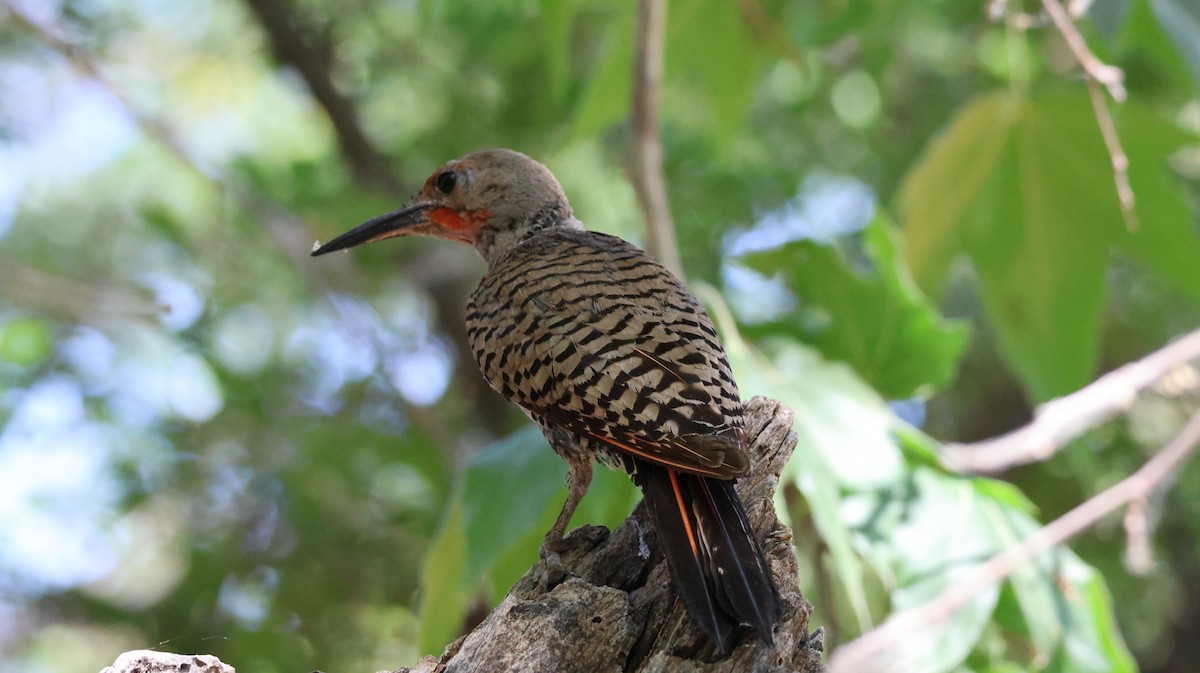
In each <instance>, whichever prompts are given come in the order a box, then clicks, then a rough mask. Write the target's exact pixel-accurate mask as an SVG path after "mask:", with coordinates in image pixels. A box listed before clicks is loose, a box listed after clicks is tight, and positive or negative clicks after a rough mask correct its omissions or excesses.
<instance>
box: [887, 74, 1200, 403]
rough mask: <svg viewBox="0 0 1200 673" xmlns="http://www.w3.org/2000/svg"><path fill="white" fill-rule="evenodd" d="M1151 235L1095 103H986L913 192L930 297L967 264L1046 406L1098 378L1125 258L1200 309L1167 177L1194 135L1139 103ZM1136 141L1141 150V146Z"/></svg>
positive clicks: (1130, 146)
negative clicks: (1117, 273)
mask: <svg viewBox="0 0 1200 673" xmlns="http://www.w3.org/2000/svg"><path fill="white" fill-rule="evenodd" d="M1125 107H1126V109H1125V110H1123V113H1122V114H1121V115H1120V116H1119V121H1120V124H1119V125H1118V131H1119V133H1121V134H1122V135H1123V136H1124V137H1126V138H1128V139H1129V140H1127V141H1126V143H1125V145H1126V150H1127V153H1128V155H1129V159H1130V162H1131V167H1130V179H1131V182H1133V183H1134V190H1135V192H1137V191H1138V190H1141V191H1142V192H1143V193H1144V196H1143V195H1139V196H1138V205H1137V207H1136V216H1137V219H1138V222H1139V226H1138V228H1137V229H1136V230H1134V231H1130V230H1129V229H1127V226H1126V222H1125V219H1124V217H1123V215H1122V212H1121V208H1120V205H1119V203H1118V200H1117V197H1116V189H1115V187H1114V183H1113V176H1112V171H1111V168H1110V161H1109V157H1108V153H1107V150H1106V149H1105V146H1104V142H1103V139H1102V138H1101V136H1100V133H1099V131H1098V130H1097V126H1096V123H1095V118H1094V113H1093V111H1092V108H1091V104H1090V102H1089V101H1088V99H1087V97H1086V96H1084V95H1082V94H1079V95H1070V96H1057V97H1046V98H1044V99H1039V100H1031V99H1026V98H1021V97H1018V96H1013V95H1009V94H1006V93H997V94H990V95H986V96H982V97H979V98H977V99H976V100H975V101H973V102H972V103H970V104H968V105H967V106H966V107H965V108H964V109H963V110H962V111H960V113H959V114H958V116H957V118H956V119H955V120H953V121H952V122H951V124H950V126H949V128H948V129H947V130H946V131H945V132H944V133H943V134H942V136H941V137H940V138H938V139H937V140H936V141H935V142H934V143H933V144H932V145H931V146H930V147H929V148H928V149H927V151H926V154H925V156H924V158H923V159H922V160H921V161H920V162H919V163H918V164H917V165H916V166H915V167H914V168H913V170H912V171H911V172H910V173H909V175H908V176H907V178H906V180H905V184H904V185H903V188H902V190H901V194H900V207H901V211H902V212H903V215H904V232H905V234H906V236H907V240H908V244H909V246H908V251H907V252H908V260H909V264H910V266H911V268H912V270H913V274H914V277H915V278H916V279H917V282H918V283H919V284H920V285H921V287H922V288H923V289H924V290H925V291H927V292H933V291H936V290H937V289H938V288H939V286H940V285H941V283H942V281H943V279H944V277H945V275H946V271H947V269H948V268H949V265H950V263H951V262H952V261H953V260H954V259H955V258H956V257H957V256H958V255H960V254H965V255H967V256H968V257H969V258H970V259H971V261H972V262H973V263H974V265H975V267H976V269H977V271H978V274H979V285H980V294H981V296H982V299H983V303H984V306H985V308H986V310H987V314H988V316H989V318H990V319H991V321H992V322H993V324H994V326H995V330H996V333H997V335H998V338H999V343H1000V346H1001V350H1002V352H1003V353H1004V355H1005V357H1006V358H1007V359H1008V360H1009V361H1010V362H1011V363H1012V365H1013V366H1014V368H1015V369H1016V371H1017V373H1018V374H1019V375H1020V377H1021V379H1022V380H1023V382H1024V383H1025V386H1026V388H1027V389H1028V390H1029V392H1030V393H1031V394H1032V396H1033V397H1034V398H1036V399H1038V400H1045V399H1048V398H1051V397H1055V396H1058V395H1061V394H1064V393H1066V392H1069V391H1071V390H1074V389H1076V388H1078V387H1080V386H1081V385H1083V384H1084V383H1086V382H1087V381H1088V380H1090V378H1091V377H1092V374H1093V372H1094V370H1095V368H1096V361H1097V357H1098V350H1099V345H1098V323H1099V318H1100V315H1101V311H1102V305H1103V300H1104V294H1105V285H1104V280H1105V278H1104V274H1105V269H1106V268H1107V264H1108V258H1109V254H1110V252H1111V251H1112V249H1113V248H1114V247H1119V248H1122V249H1124V250H1125V251H1127V252H1128V253H1129V254H1131V255H1132V256H1133V257H1135V258H1136V259H1138V260H1139V261H1141V262H1142V263H1144V264H1146V265H1147V266H1149V267H1150V268H1152V269H1154V270H1157V271H1159V272H1160V273H1162V274H1163V275H1164V276H1166V277H1167V278H1168V279H1170V280H1172V281H1173V282H1175V283H1176V285H1178V287H1179V288H1180V289H1181V290H1182V291H1184V292H1187V293H1189V294H1191V295H1192V296H1195V297H1200V290H1198V289H1197V288H1200V242H1198V241H1197V239H1196V235H1195V232H1194V231H1192V224H1191V217H1190V215H1189V213H1190V209H1189V208H1188V206H1187V205H1186V204H1185V203H1184V202H1183V201H1182V197H1181V195H1180V193H1179V189H1178V188H1177V187H1175V186H1173V185H1172V184H1171V183H1170V179H1169V175H1168V173H1167V172H1166V160H1167V155H1168V154H1169V152H1171V151H1173V150H1174V149H1177V148H1178V146H1179V142H1180V139H1181V138H1182V137H1183V136H1182V135H1181V132H1180V131H1179V130H1178V129H1177V128H1175V127H1174V126H1172V125H1170V124H1168V123H1166V122H1164V121H1162V120H1160V119H1159V118H1157V117H1156V116H1154V115H1152V114H1150V113H1146V112H1143V111H1140V110H1136V109H1134V106H1133V105H1132V104H1126V106H1125ZM1131 140H1136V142H1131Z"/></svg>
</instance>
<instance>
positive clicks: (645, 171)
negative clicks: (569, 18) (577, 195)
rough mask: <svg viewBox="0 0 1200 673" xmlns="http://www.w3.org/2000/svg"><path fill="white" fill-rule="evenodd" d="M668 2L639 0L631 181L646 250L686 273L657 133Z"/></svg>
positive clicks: (667, 265)
mask: <svg viewBox="0 0 1200 673" xmlns="http://www.w3.org/2000/svg"><path fill="white" fill-rule="evenodd" d="M666 28H667V2H666V0H639V2H638V25H637V52H636V54H635V58H634V71H633V79H634V85H633V108H632V110H631V113H630V116H631V119H630V123H631V125H632V127H633V157H632V163H631V164H630V170H629V172H630V179H631V181H632V182H633V189H634V191H635V192H636V193H637V199H638V205H640V206H641V208H642V214H643V215H644V216H645V218H646V251H647V252H649V253H650V255H651V256H653V257H654V258H656V259H658V261H660V262H662V264H663V266H665V267H667V268H668V269H670V270H671V271H673V272H674V273H675V274H676V275H677V276H679V277H680V278H682V277H683V264H682V263H681V262H680V258H679V244H678V243H677V242H676V240H675V223H674V222H673V221H672V220H671V208H670V205H669V204H668V201H667V183H666V178H665V177H664V176H663V166H662V163H663V158H662V153H663V149H662V141H661V140H660V138H659V135H658V89H659V85H660V84H661V83H662V76H663V45H664V43H665V41H666Z"/></svg>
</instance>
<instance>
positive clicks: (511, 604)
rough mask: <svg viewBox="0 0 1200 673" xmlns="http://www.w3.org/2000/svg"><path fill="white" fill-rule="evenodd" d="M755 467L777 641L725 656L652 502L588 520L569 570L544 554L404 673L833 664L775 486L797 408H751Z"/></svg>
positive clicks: (749, 502)
mask: <svg viewBox="0 0 1200 673" xmlns="http://www.w3.org/2000/svg"><path fill="white" fill-rule="evenodd" d="M746 436H747V439H748V441H749V444H750V450H749V453H750V456H751V460H752V463H753V464H752V466H751V472H750V475H749V476H747V477H744V478H742V479H740V480H739V481H738V485H737V490H738V494H739V495H740V496H741V498H742V501H743V503H745V505H746V513H747V515H748V516H749V518H750V523H751V525H752V526H753V527H754V530H755V532H756V533H757V534H758V535H759V536H760V537H762V538H765V542H764V545H763V546H764V551H765V552H766V555H767V559H768V562H769V563H770V564H771V571H772V573H773V574H774V576H775V582H776V584H777V585H778V586H779V590H780V593H781V596H782V599H783V601H782V602H783V619H782V621H781V622H780V624H779V626H778V627H777V628H776V630H775V643H774V645H773V646H766V645H764V644H763V643H762V642H761V641H760V640H759V639H758V638H757V637H755V636H754V635H753V634H751V633H750V632H749V630H746V631H745V632H742V633H739V634H738V636H737V637H735V639H733V641H732V645H731V648H730V649H731V651H730V653H729V654H728V655H727V656H725V657H717V656H716V654H715V652H714V651H713V648H712V646H711V644H709V642H708V640H707V638H706V637H705V636H704V635H703V634H702V633H701V632H700V631H699V630H698V629H697V628H696V626H695V625H694V624H693V623H692V621H691V619H690V618H689V617H688V616H687V613H686V611H685V609H684V607H683V604H682V603H681V602H680V601H679V600H678V598H677V596H676V594H675V590H674V588H673V587H672V585H671V578H670V575H669V574H668V571H667V566H666V563H665V561H664V560H663V557H662V554H661V552H659V551H657V540H656V539H655V533H654V531H653V529H652V527H651V525H650V521H649V515H648V513H647V512H646V509H645V506H644V505H639V506H638V507H637V509H636V510H634V512H633V514H632V515H631V516H630V517H629V518H628V519H626V520H625V522H624V523H622V524H621V525H620V526H619V527H617V529H616V530H614V531H612V532H611V533H610V532H609V531H608V530H607V529H606V528H603V527H600V526H583V527H581V528H579V529H577V530H575V531H573V532H572V533H571V534H570V535H569V536H568V537H567V543H568V545H569V546H568V548H567V550H566V551H564V552H563V553H562V554H561V557H562V562H563V565H564V566H565V567H566V569H567V571H568V573H567V574H566V575H565V576H563V575H562V573H561V572H557V573H556V572H555V571H553V570H552V569H551V568H550V567H549V566H547V564H546V563H545V562H538V563H537V564H535V565H534V566H533V567H532V568H530V570H529V572H528V573H526V574H525V576H524V577H522V578H521V579H520V580H518V581H517V583H516V584H515V585H514V586H513V588H512V589H511V590H510V591H509V592H508V595H507V596H505V598H504V600H503V601H501V602H500V605H498V606H496V609H495V610H493V611H492V613H491V614H490V615H489V616H488V617H487V618H486V619H485V620H484V621H483V622H482V623H481V624H479V626H478V627H476V628H475V630H474V631H472V632H471V633H469V634H467V635H466V636H464V637H462V638H460V639H459V640H457V641H455V642H454V643H452V644H451V645H450V646H448V647H447V648H446V650H445V652H443V653H442V655H441V656H440V657H437V658H434V657H426V658H425V659H423V660H422V661H421V662H419V663H418V664H417V666H415V667H413V668H402V669H399V670H398V671H397V672H396V673H442V672H446V673H469V672H476V671H477V672H479V673H494V672H496V671H532V672H538V671H546V672H555V673H572V672H575V671H578V672H579V673H594V672H596V671H629V672H635V671H636V672H638V673H649V672H651V671H670V672H672V673H678V672H690V671H696V672H698V671H705V672H717V671H780V672H782V671H789V672H790V671H803V672H815V671H818V670H820V668H821V653H822V642H821V637H820V631H818V632H817V633H816V634H815V636H814V634H810V633H809V631H808V616H809V613H810V612H811V611H812V606H811V605H810V604H809V603H808V601H806V600H804V597H803V596H802V595H801V593H800V588H799V585H798V581H797V580H798V575H797V566H796V555H795V552H794V551H793V548H792V532H791V530H790V529H789V528H788V527H787V526H784V525H783V524H782V523H780V522H779V519H778V518H777V517H776V516H775V507H774V493H775V487H776V485H777V484H778V481H779V474H780V472H781V471H782V470H783V466H784V464H785V463H786V462H787V460H788V457H790V456H791V454H792V450H793V449H794V448H795V446H796V434H795V433H794V432H793V431H792V412H791V410H789V409H787V408H786V407H784V406H783V405H782V404H780V403H779V402H776V401H774V400H770V399H767V398H763V397H755V398H753V399H752V400H750V402H749V404H747V405H746Z"/></svg>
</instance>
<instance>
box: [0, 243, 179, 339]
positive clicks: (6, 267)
mask: <svg viewBox="0 0 1200 673" xmlns="http://www.w3.org/2000/svg"><path fill="white" fill-rule="evenodd" d="M0 278H3V279H4V298H5V300H6V301H10V302H13V303H14V304H17V305H18V306H23V307H25V308H27V309H28V310H30V311H36V312H38V313H44V314H49V315H52V316H55V317H59V318H66V319H68V320H75V321H78V322H90V323H106V322H112V321H114V320H139V321H146V322H150V323H153V322H154V321H156V320H157V319H158V316H159V315H160V314H161V313H162V312H163V311H164V310H166V308H167V307H165V306H162V305H160V304H159V303H158V302H157V301H156V300H155V298H154V293H153V292H151V291H150V290H147V289H146V288H143V287H136V286H130V284H129V283H127V282H126V283H122V282H118V281H110V280H107V279H104V278H88V279H87V280H83V279H79V278H71V277H69V276H62V275H59V274H55V273H51V272H49V271H45V270H42V269H39V268H37V267H35V266H31V265H29V264H26V263H24V262H21V261H18V260H16V259H14V258H12V257H10V256H9V255H0Z"/></svg>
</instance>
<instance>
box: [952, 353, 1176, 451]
mask: <svg viewBox="0 0 1200 673" xmlns="http://www.w3.org/2000/svg"><path fill="white" fill-rule="evenodd" d="M1197 358H1200V330H1196V331H1194V332H1190V333H1188V334H1186V335H1184V336H1182V337H1180V338H1179V339H1176V340H1175V341H1173V342H1171V343H1170V344H1168V345H1166V346H1164V347H1163V348H1161V349H1159V350H1157V351H1155V352H1153V353H1151V354H1150V355H1147V356H1146V357H1144V358H1142V359H1141V360H1138V361H1136V362H1131V363H1129V364H1127V365H1124V366H1122V367H1119V368H1117V369H1114V370H1113V371H1111V372H1109V373H1107V374H1105V375H1104V376H1101V377H1100V378H1098V379H1096V380H1095V381H1094V382H1092V383H1091V384H1089V385H1088V386H1086V387H1084V388H1082V389H1081V390H1078V391H1076V392H1074V393H1071V394H1070V395H1067V396H1065V397H1060V398H1058V399H1054V400H1051V401H1049V402H1047V403H1045V404H1043V405H1041V406H1040V407H1038V408H1037V410H1036V411H1035V412H1034V420H1033V422H1032V423H1030V424H1029V425H1026V426H1025V427H1023V428H1020V429H1018V430H1014V431H1013V432H1010V433H1008V434H1006V435H1003V436H1001V437H997V438H995V439H988V440H985V441H982V442H976V443H974V444H966V445H963V444H951V445H948V446H947V447H946V448H945V451H944V453H943V454H942V462H943V464H945V465H946V466H947V467H948V468H950V469H952V470H955V471H958V472H974V473H995V472H1001V471H1004V470H1007V469H1009V468H1012V467H1016V466H1018V465H1024V464H1026V463H1032V462H1037V461H1039V460H1045V459H1046V458H1049V457H1050V456H1052V455H1054V454H1055V453H1056V452H1057V451H1058V450H1059V449H1061V448H1062V447H1063V446H1065V445H1066V444H1067V443H1068V442H1070V441H1071V440H1072V439H1075V438H1076V437H1078V436H1079V435H1081V434H1083V433H1084V432H1086V431H1087V430H1090V429H1092V428H1094V427H1097V426H1098V425H1100V424H1101V423H1104V422H1105V421H1107V420H1109V419H1111V418H1113V417H1114V416H1116V415H1117V414H1119V413H1121V412H1122V411H1126V410H1128V409H1129V407H1130V406H1131V405H1132V404H1133V402H1134V400H1135V399H1136V398H1137V396H1138V394H1139V393H1141V392H1142V391H1143V390H1145V389H1146V388H1149V387H1150V386H1152V385H1154V384H1155V383H1156V382H1157V381H1159V380H1161V379H1162V378H1164V377H1166V376H1168V375H1170V374H1171V373H1172V372H1173V371H1174V370H1176V369H1178V368H1179V367H1181V366H1185V365H1186V364H1187V363H1188V362H1189V361H1191V360H1195V359H1197Z"/></svg>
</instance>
